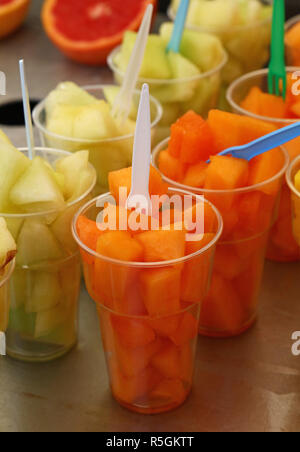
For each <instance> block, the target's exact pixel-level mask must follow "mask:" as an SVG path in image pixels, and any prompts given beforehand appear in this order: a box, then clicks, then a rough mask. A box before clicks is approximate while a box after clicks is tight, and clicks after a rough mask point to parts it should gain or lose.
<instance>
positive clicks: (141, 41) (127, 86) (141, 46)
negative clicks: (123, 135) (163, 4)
mask: <svg viewBox="0 0 300 452" xmlns="http://www.w3.org/2000/svg"><path fill="white" fill-rule="evenodd" d="M152 15H153V5H152V4H150V5H148V7H147V9H146V12H145V15H144V18H143V22H142V25H141V27H140V29H139V32H138V35H137V39H136V42H135V45H134V48H133V51H132V54H131V57H130V61H129V64H128V67H127V71H126V73H125V76H124V80H123V84H122V86H121V89H120V92H119V95H118V96H117V98H116V100H115V103H114V105H113V114H114V113H116V111H118V110H121V111H125V112H126V116H127V117H128V114H129V112H130V108H131V100H132V96H133V93H134V89H135V86H136V83H137V80H138V76H139V73H140V70H141V66H142V62H143V58H144V53H145V48H146V45H147V40H148V36H149V32H150V27H151V20H152ZM126 119H127V118H126Z"/></svg>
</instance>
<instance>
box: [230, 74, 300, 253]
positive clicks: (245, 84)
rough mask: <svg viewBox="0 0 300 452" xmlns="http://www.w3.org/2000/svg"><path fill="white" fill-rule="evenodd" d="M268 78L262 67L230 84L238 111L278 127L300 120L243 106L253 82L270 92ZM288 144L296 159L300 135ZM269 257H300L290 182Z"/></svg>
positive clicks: (281, 204) (287, 147)
mask: <svg viewBox="0 0 300 452" xmlns="http://www.w3.org/2000/svg"><path fill="white" fill-rule="evenodd" d="M298 70H299V68H298ZM295 71H297V68H295V67H288V68H287V72H288V73H294V72H295ZM267 78H268V69H262V70H260V71H256V72H251V73H250V74H247V75H244V76H243V77H241V78H239V79H238V80H236V81H235V82H233V83H232V84H231V85H230V87H229V89H228V92H227V100H228V102H229V104H230V106H231V108H232V110H233V111H234V113H238V114H240V115H246V116H250V117H252V118H256V119H260V120H262V121H266V122H270V123H272V124H274V125H275V126H276V127H278V128H281V127H285V126H288V125H289V124H293V123H295V122H297V121H298V119H288V118H287V119H278V118H271V117H266V116H259V115H255V114H253V113H251V112H249V111H247V110H244V109H243V108H241V107H240V103H241V101H242V100H243V99H244V98H245V97H246V95H247V94H248V92H249V90H250V89H251V88H252V87H253V86H259V87H260V88H261V89H262V90H263V91H264V92H266V93H267V92H268V80H267ZM284 147H285V149H286V150H287V151H288V153H289V157H290V159H291V160H293V159H294V158H295V157H296V156H297V155H299V154H300V141H299V138H296V139H295V140H292V141H290V142H289V143H286V144H285V145H284ZM267 258H268V259H270V260H274V261H277V262H293V261H298V260H299V259H300V251H299V247H298V245H297V243H296V241H295V239H294V237H293V231H292V210H291V197H290V191H289V189H288V187H287V185H286V184H284V186H283V190H282V196H281V201H280V206H279V217H278V221H277V222H276V223H275V225H274V227H273V229H272V231H271V234H270V241H269V244H268V250H267Z"/></svg>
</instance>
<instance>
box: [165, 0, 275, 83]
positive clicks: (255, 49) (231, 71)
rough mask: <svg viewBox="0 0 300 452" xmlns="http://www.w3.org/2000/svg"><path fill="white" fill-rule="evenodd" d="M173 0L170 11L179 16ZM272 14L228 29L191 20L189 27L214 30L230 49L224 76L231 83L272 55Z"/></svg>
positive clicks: (227, 48) (264, 2)
mask: <svg viewBox="0 0 300 452" xmlns="http://www.w3.org/2000/svg"><path fill="white" fill-rule="evenodd" d="M260 2H261V3H263V4H264V5H266V4H270V5H272V3H273V2H272V0H260ZM175 6H176V5H175V2H174V1H173V2H172V4H171V6H170V8H169V10H168V15H169V17H170V19H171V20H173V21H174V20H175V17H176V7H175ZM271 23H272V15H271V14H270V17H267V18H266V19H262V20H261V21H259V22H254V23H253V22H251V23H248V24H246V25H237V26H232V25H231V26H230V27H227V28H226V29H217V28H213V27H209V26H206V27H203V26H197V25H193V24H191V23H187V25H186V27H187V28H189V29H191V30H195V31H199V32H207V33H212V34H214V35H216V36H218V37H219V38H220V39H221V41H222V43H223V45H224V48H225V49H226V51H227V53H228V57H229V58H228V63H227V64H226V66H225V68H224V70H223V72H222V77H223V81H224V83H225V84H229V83H231V82H232V81H233V80H235V79H236V78H237V77H240V76H241V75H243V74H246V73H247V72H250V71H254V70H256V69H260V68H262V67H264V65H265V64H266V63H267V61H268V59H269V53H270V42H271Z"/></svg>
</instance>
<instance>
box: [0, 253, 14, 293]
mask: <svg viewBox="0 0 300 452" xmlns="http://www.w3.org/2000/svg"><path fill="white" fill-rule="evenodd" d="M15 266H16V258H14V259H13V260H12V261H11V262H9V263H8V264H7V265H6V266H5V268H4V275H3V279H1V278H0V288H1V287H3V286H4V285H5V284H6V283H7V282H8V281H9V279H10V278H11V276H12V274H13V272H14V269H15Z"/></svg>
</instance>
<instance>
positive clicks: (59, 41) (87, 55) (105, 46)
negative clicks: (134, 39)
mask: <svg viewBox="0 0 300 452" xmlns="http://www.w3.org/2000/svg"><path fill="white" fill-rule="evenodd" d="M56 1H57V0H46V1H45V3H44V5H43V8H42V13H41V17H42V22H43V25H44V29H45V31H46V33H47V35H48V37H49V39H50V40H51V41H52V42H53V44H54V45H55V46H57V47H58V48H59V49H60V51H61V52H62V53H63V54H64V55H66V56H67V57H69V58H71V59H72V60H74V61H77V62H79V63H83V64H89V65H95V66H97V65H103V64H106V59H107V57H108V55H109V54H110V52H111V51H112V50H113V49H114V48H115V47H117V46H118V45H120V44H121V42H122V40H123V36H124V32H125V31H126V30H132V31H136V30H137V29H138V28H139V26H140V24H141V22H142V20H143V16H144V13H145V9H146V7H147V6H148V4H149V3H152V4H153V5H154V7H155V6H156V1H157V0H144V1H143V2H141V9H140V13H139V14H138V15H137V16H136V17H135V18H134V19H133V20H132V22H131V23H130V24H129V25H128V26H127V27H126V30H121V31H120V32H119V33H118V34H116V35H115V36H113V37H109V38H101V39H98V40H95V41H94V42H93V41H73V40H71V39H69V38H67V37H65V36H64V35H63V34H62V33H61V32H60V31H59V30H57V28H56V26H55V16H54V14H53V9H54V7H55V4H56Z"/></svg>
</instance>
